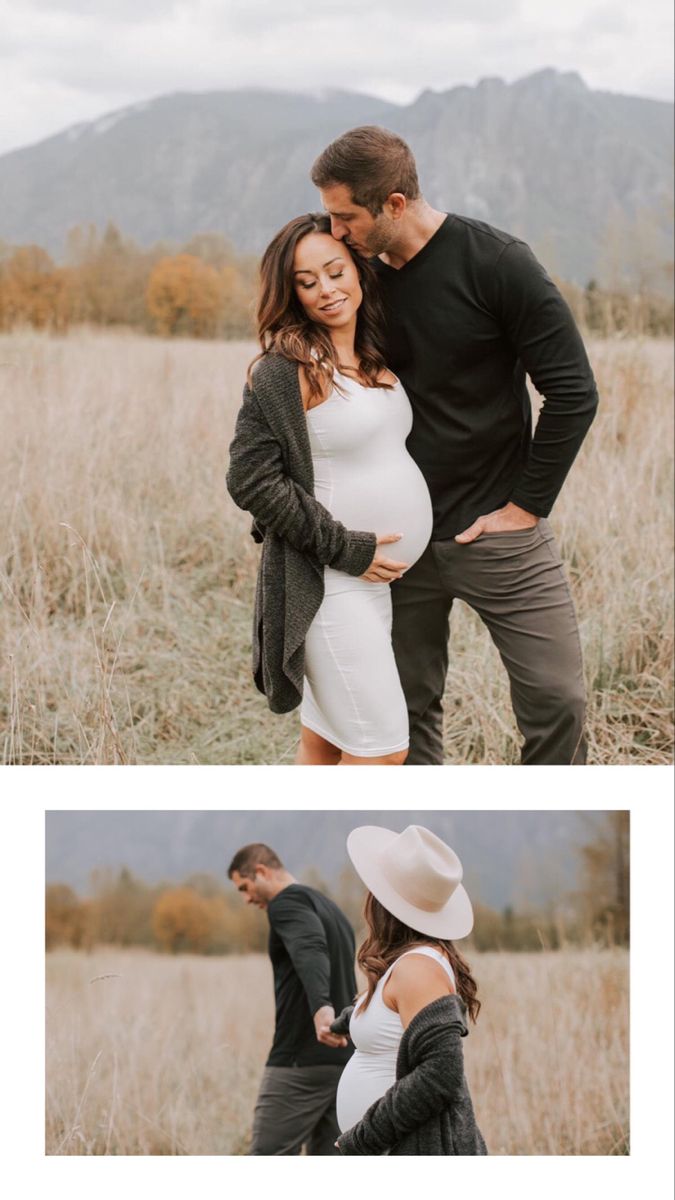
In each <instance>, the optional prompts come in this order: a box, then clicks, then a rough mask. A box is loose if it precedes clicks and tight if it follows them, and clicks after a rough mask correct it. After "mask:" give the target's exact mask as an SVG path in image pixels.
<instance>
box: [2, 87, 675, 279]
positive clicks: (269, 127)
mask: <svg viewBox="0 0 675 1200" xmlns="http://www.w3.org/2000/svg"><path fill="white" fill-rule="evenodd" d="M360 124H385V125H387V127H389V128H392V129H393V130H394V131H395V132H398V133H400V134H401V135H402V136H403V137H404V138H406V140H407V141H408V142H409V143H410V145H411V147H412V149H413V151H414V153H415V155H416V158H417V160H418V165H419V172H420V180H421V183H422V188H423V190H424V194H425V196H426V197H427V199H428V200H429V202H430V203H431V204H433V205H434V206H436V207H439V208H441V209H443V210H444V211H448V210H450V211H453V212H458V213H463V214H464V215H467V216H473V217H476V218H478V219H481V220H485V221H488V222H489V223H490V224H493V225H496V226H497V227H498V228H503V229H507V230H508V231H509V232H511V233H513V234H515V235H517V236H520V237H523V238H524V239H525V240H526V241H528V242H529V243H530V244H531V245H532V246H533V248H534V249H535V251H536V252H537V253H539V255H540V257H541V258H542V260H543V261H544V263H545V265H546V266H547V267H548V268H549V270H551V271H552V272H553V273H554V274H557V275H559V276H561V277H563V278H566V279H569V280H570V281H574V282H577V283H580V284H582V285H583V284H585V283H586V282H588V280H589V279H590V278H591V277H599V278H602V276H603V272H604V274H607V272H608V270H609V267H610V266H611V260H612V256H613V255H614V256H616V253H617V252H618V253H619V255H620V256H623V257H622V261H621V269H622V270H623V271H624V273H626V274H627V275H629V276H632V277H634V278H637V277H638V276H640V273H641V272H642V275H644V272H645V270H646V267H645V263H646V262H647V260H648V259H649V262H650V263H652V262H653V264H654V265H653V270H654V271H655V272H656V273H658V271H659V269H660V265H662V264H663V263H666V262H668V261H670V260H671V259H672V250H671V237H670V229H669V202H670V197H671V195H672V182H671V171H672V149H671V147H672V127H673V105H672V104H669V103H668V102H667V101H661V100H649V99H645V98H642V97H631V96H626V95H623V94H622V93H612V92H602V91H593V90H592V89H590V88H589V87H588V86H587V85H586V84H585V82H584V81H583V79H582V78H581V76H579V75H578V74H577V73H576V72H558V71H555V70H553V69H551V68H545V69H543V70H541V71H538V72H535V73H534V74H532V75H528V76H525V77H524V78H523V79H520V80H516V81H515V82H514V83H505V82H504V81H503V80H500V79H498V78H496V77H488V78H485V79H483V80H481V81H480V82H479V83H477V84H476V85H474V86H469V85H460V86H458V87H453V88H449V89H447V90H445V91H432V90H431V89H426V90H424V91H422V92H421V93H420V94H419V95H418V96H417V97H416V99H415V100H414V101H412V102H411V103H410V104H407V105H400V104H394V103H392V102H391V101H387V100H382V99H379V98H377V97H373V96H368V95H365V94H360V93H353V92H348V91H343V90H340V89H327V90H326V91H325V93H324V94H323V95H322V96H321V97H319V98H317V96H316V95H311V94H307V93H297V92H291V91H287V90H279V89H266V88H249V89H233V90H230V91H218V92H213V91H208V92H173V93H169V94H166V95H162V96H159V97H156V98H155V99H152V100H146V101H140V102H138V103H136V104H133V105H130V106H126V107H124V108H122V109H118V110H114V111H111V112H108V113H104V114H102V115H101V116H100V117H99V118H97V120H95V121H89V122H79V123H78V124H77V125H73V126H70V127H69V128H67V129H66V130H64V131H62V132H61V133H58V134H53V135H51V136H50V137H49V138H46V139H43V140H42V141H40V142H38V143H34V144H33V145H31V146H27V147H22V148H20V149H17V150H12V151H10V152H9V153H7V154H4V155H2V156H0V195H1V197H2V203H1V205H0V212H1V214H2V215H1V216H0V237H2V238H4V239H5V240H6V241H8V242H10V243H12V244H16V243H20V242H26V241H31V242H37V243H38V244H40V245H42V246H44V248H45V249H47V250H49V251H50V252H51V253H59V252H60V251H61V250H62V248H63V245H64V243H65V238H66V235H67V233H68V230H69V229H70V228H72V227H73V226H75V225H78V224H86V223H88V222H92V223H94V224H97V225H99V226H101V227H102V226H104V225H105V224H106V223H107V222H108V221H109V220H111V221H113V222H114V223H115V224H116V225H117V226H118V227H119V228H120V229H121V230H122V231H123V233H124V234H125V235H127V236H129V237H132V238H134V239H135V240H136V241H138V242H139V243H140V244H141V245H150V244H152V243H156V242H158V241H162V240H168V241H169V242H176V243H182V242H184V241H186V240H187V239H188V238H189V237H191V236H192V235H193V234H195V233H197V232H207V231H209V232H220V233H222V234H224V235H225V236H227V237H228V238H229V239H230V240H231V241H232V243H233V244H234V246H235V247H236V249H237V251H238V252H240V253H254V254H259V253H260V252H261V251H262V249H263V248H264V246H265V245H266V243H267V242H268V241H269V239H270V238H271V237H272V235H273V234H274V233H275V232H276V230H277V229H278V228H279V227H280V226H281V225H283V224H284V223H285V222H286V221H287V220H288V219H289V218H290V217H291V216H293V215H295V214H296V213H298V212H303V211H309V210H312V209H317V208H318V207H319V197H318V193H317V192H316V190H315V188H314V187H313V185H312V184H311V181H310V179H309V169H310V167H311V164H312V162H313V161H314V158H315V157H316V155H317V154H318V153H319V152H320V151H321V149H322V148H323V147H324V146H325V145H326V144H327V143H328V142H329V141H330V140H332V139H333V138H334V137H336V136H338V135H339V134H340V133H341V132H343V131H344V130H345V129H347V128H350V127H353V126H354V125H360ZM45 197H46V198H47V200H48V202H45Z"/></svg>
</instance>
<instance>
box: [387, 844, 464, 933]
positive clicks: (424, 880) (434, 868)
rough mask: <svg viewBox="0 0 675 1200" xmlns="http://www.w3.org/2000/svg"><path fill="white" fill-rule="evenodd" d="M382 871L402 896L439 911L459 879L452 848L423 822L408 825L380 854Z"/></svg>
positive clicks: (460, 877) (430, 910) (459, 871)
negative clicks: (422, 823) (423, 824)
mask: <svg viewBox="0 0 675 1200" xmlns="http://www.w3.org/2000/svg"><path fill="white" fill-rule="evenodd" d="M380 866H381V869H382V873H383V875H384V876H385V878H386V880H387V882H388V883H389V884H390V886H391V887H392V888H394V889H395V891H396V892H398V894H399V896H400V897H401V899H402V900H405V901H406V902H407V903H408V904H412V905H414V906H415V907H416V908H419V909H421V910H422V911H423V912H428V913H434V912H439V911H440V910H441V909H442V908H443V907H444V906H445V905H446V904H447V903H448V901H449V900H450V897H451V896H452V894H453V892H454V891H455V889H456V888H457V887H458V886H459V884H460V883H461V881H462V864H461V862H460V861H459V859H458V857H457V855H456V854H455V852H454V850H451V849H450V847H449V846H447V845H446V844H445V842H442V841H441V839H440V838H438V837H436V834H434V833H432V832H431V831H430V830H429V829H425V828H424V826H422V825H408V827H407V829H404V830H403V833H400V834H399V835H398V836H397V837H396V838H394V839H393V840H392V842H391V843H390V844H389V845H388V846H386V847H385V849H384V850H383V851H382V854H381V856H380Z"/></svg>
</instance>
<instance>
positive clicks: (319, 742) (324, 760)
mask: <svg viewBox="0 0 675 1200" xmlns="http://www.w3.org/2000/svg"><path fill="white" fill-rule="evenodd" d="M339 761H340V750H339V749H338V747H337V746H334V745H333V743H332V742H328V741H326V739H325V738H322V737H321V736H320V734H318V733H314V730H313V729H306V728H305V726H304V725H301V726H300V745H299V746H298V753H297V754H296V756H295V763H296V766H299V767H336V766H337V765H338V763H339Z"/></svg>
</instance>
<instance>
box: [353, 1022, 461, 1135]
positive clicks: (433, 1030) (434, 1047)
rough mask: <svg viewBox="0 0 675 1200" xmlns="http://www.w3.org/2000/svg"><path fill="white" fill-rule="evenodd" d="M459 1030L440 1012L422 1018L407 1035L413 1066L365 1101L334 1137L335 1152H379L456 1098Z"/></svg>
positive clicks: (459, 1067) (457, 1098) (459, 1083)
mask: <svg viewBox="0 0 675 1200" xmlns="http://www.w3.org/2000/svg"><path fill="white" fill-rule="evenodd" d="M422 1011H423V1012H424V1010H422ZM415 1019H416V1018H415ZM412 1024H413V1023H412V1022H411V1024H410V1026H409V1029H412ZM406 1032H407V1031H406ZM465 1033H466V1027H465V1026H464V1024H463V1022H461V1021H458V1020H453V1021H448V1020H447V1016H444V1015H442V1014H441V1015H438V1016H435V1017H434V1018H433V1020H431V1019H426V1018H425V1019H424V1021H423V1023H422V1024H421V1026H420V1027H419V1028H418V1030H417V1031H413V1034H412V1036H411V1039H410V1049H409V1054H410V1058H411V1062H414V1063H415V1065H414V1067H413V1069H412V1070H411V1071H410V1072H409V1073H408V1074H407V1075H404V1076H403V1078H401V1079H398V1080H397V1081H396V1083H394V1084H392V1086H391V1087H390V1088H389V1090H388V1091H387V1092H385V1094H384V1096H382V1097H381V1098H380V1099H379V1100H376V1101H375V1103H374V1104H371V1106H370V1108H369V1109H368V1110H367V1112H366V1113H365V1114H364V1116H363V1117H362V1118H361V1120H360V1121H359V1122H358V1124H357V1125H354V1126H353V1128H352V1129H348V1130H347V1131H346V1132H345V1133H343V1134H342V1135H341V1136H340V1138H339V1139H338V1142H337V1146H338V1148H339V1150H340V1152H341V1153H342V1154H367V1155H368V1154H382V1153H383V1152H384V1151H385V1150H388V1149H390V1148H391V1147H392V1146H394V1145H396V1143H397V1142H399V1141H400V1140H401V1139H402V1138H403V1137H404V1136H405V1135H406V1134H408V1133H411V1132H412V1131H413V1130H415V1129H417V1128H418V1127H419V1126H420V1125H424V1124H425V1123H426V1122H427V1121H429V1120H430V1119H431V1118H432V1117H434V1116H435V1115H436V1114H438V1113H439V1112H440V1111H441V1110H442V1109H444V1108H449V1107H450V1106H451V1105H452V1104H453V1102H457V1101H458V1100H459V1099H460V1098H461V1096H462V1095H463V1090H464V1055H463V1052H462V1037H463V1035H464V1034H465ZM404 1036H405V1034H404Z"/></svg>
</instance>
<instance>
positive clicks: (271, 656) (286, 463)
mask: <svg viewBox="0 0 675 1200" xmlns="http://www.w3.org/2000/svg"><path fill="white" fill-rule="evenodd" d="M227 487H228V490H229V493H230V495H231V497H232V499H233V500H234V502H235V504H237V505H238V506H239V508H243V509H245V510H246V511H247V512H250V513H251V514H252V516H253V518H254V524H253V529H252V531H251V532H252V536H253V537H254V538H255V540H256V541H258V542H262V555H261V560H260V568H259V571H258V580H257V585H256V593H255V609H254V615H253V677H254V679H255V683H256V686H257V687H258V689H259V690H260V691H261V692H264V694H265V695H266V696H267V701H268V703H269V706H270V708H271V709H272V711H273V712H290V710H291V709H293V708H296V707H297V705H298V704H299V703H300V701H301V699H302V687H303V676H304V662H305V638H306V636H307V630H308V629H309V626H310V625H311V623H312V621H313V620H314V617H315V616H316V613H317V610H318V608H319V606H320V604H321V601H322V600H323V594H324V587H323V568H324V566H331V567H334V568H335V570H337V571H345V572H346V574H348V575H363V573H364V571H366V570H367V569H368V567H369V566H370V564H371V562H372V559H373V555H374V553H375V548H376V541H377V539H376V535H375V534H374V533H367V532H356V531H354V530H349V529H345V527H344V525H341V524H340V522H339V521H336V520H335V518H334V517H333V516H332V515H331V514H330V513H329V512H328V510H327V509H326V508H324V507H323V505H322V504H320V503H319V502H318V500H315V498H314V473H313V470H312V455H311V450H310V444H309V434H308V432H307V418H306V415H305V411H304V408H303V404H302V397H301V395H300V383H299V379H298V365H297V363H294V362H289V361H288V359H285V358H283V357H282V356H281V355H279V354H266V355H265V357H264V358H262V359H261V360H260V362H259V363H258V364H257V366H256V367H255V369H254V374H253V387H252V388H250V387H249V386H248V384H247V385H246V387H245V388H244V399H243V403H242V406H241V409H240V411H239V415H238V417H237V424H236V428H235V434H234V440H233V442H232V445H231V446H230V464H229V470H228V473H227Z"/></svg>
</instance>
